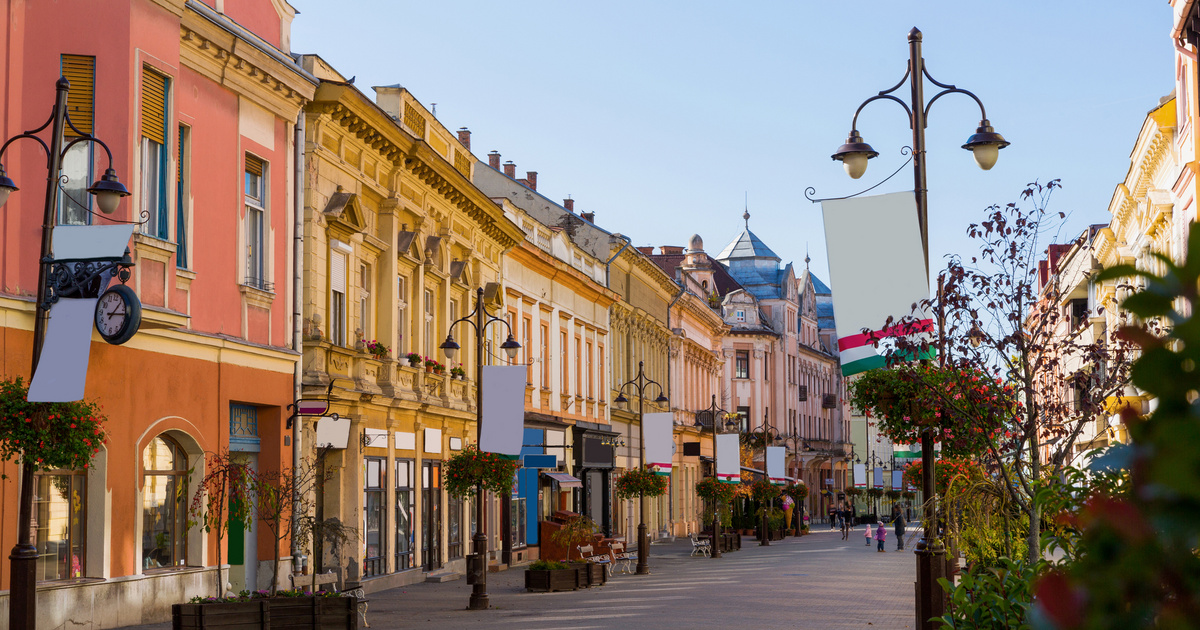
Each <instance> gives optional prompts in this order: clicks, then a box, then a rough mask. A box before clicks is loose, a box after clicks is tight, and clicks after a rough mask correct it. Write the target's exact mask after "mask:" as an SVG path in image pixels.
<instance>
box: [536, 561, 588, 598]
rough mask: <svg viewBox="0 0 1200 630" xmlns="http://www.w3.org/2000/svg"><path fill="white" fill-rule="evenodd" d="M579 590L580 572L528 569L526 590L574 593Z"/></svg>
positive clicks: (574, 570)
mask: <svg viewBox="0 0 1200 630" xmlns="http://www.w3.org/2000/svg"><path fill="white" fill-rule="evenodd" d="M578 588H579V571H578V570H577V569H575V568H574V567H572V568H570V569H541V570H534V569H526V570H525V590H528V591H545V592H547V593H553V592H555V591H574V590H576V589H578Z"/></svg>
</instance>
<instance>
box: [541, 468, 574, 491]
mask: <svg viewBox="0 0 1200 630" xmlns="http://www.w3.org/2000/svg"><path fill="white" fill-rule="evenodd" d="M542 476H543V477H548V478H550V479H551V480H552V481H556V482H558V487H560V488H582V487H583V482H582V481H580V480H578V479H576V478H574V477H572V476H571V475H568V474H567V473H560V472H544V473H542Z"/></svg>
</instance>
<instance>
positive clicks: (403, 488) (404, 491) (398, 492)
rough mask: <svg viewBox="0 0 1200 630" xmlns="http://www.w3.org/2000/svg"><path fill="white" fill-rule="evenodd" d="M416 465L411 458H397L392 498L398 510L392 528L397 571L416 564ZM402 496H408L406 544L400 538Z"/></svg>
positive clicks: (394, 564) (394, 563)
mask: <svg viewBox="0 0 1200 630" xmlns="http://www.w3.org/2000/svg"><path fill="white" fill-rule="evenodd" d="M415 466H416V464H415V462H414V461H413V460H411V459H400V458H397V459H396V464H395V473H396V474H395V496H394V497H393V499H392V500H393V502H394V503H395V510H396V512H395V514H396V517H395V521H396V525H395V527H393V528H392V531H393V532H394V533H395V541H394V542H395V547H394V549H393V551H392V556H393V558H394V560H393V565H392V566H393V570H394V571H397V572H398V571H406V570H408V569H411V568H413V566H414V565H413V543H414V542H415V538H414V537H413V532H414V531H415V530H414V528H413V509H414V507H415V505H416V501H415V500H414V498H415V493H416V492H417V484H416V479H415V478H414V474H415ZM401 467H405V468H407V474H406V475H401V474H400V469H401ZM404 480H407V483H408V485H401V483H402V481H404ZM402 497H406V498H407V501H408V502H407V504H406V506H405V507H407V510H405V511H404V513H405V514H407V516H408V518H407V519H406V523H407V524H408V527H407V534H408V536H407V540H405V541H404V544H401V538H400V536H401V533H402V530H401V528H400V514H401V507H402V506H401V503H400V501H401V498H402ZM402 548H405V549H407V551H401V549H402Z"/></svg>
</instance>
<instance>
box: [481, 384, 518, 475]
mask: <svg viewBox="0 0 1200 630" xmlns="http://www.w3.org/2000/svg"><path fill="white" fill-rule="evenodd" d="M525 371H526V368H525V366H523V365H485V366H483V377H482V380H483V410H482V411H480V416H481V418H482V423H483V424H482V425H480V431H479V450H481V451H485V452H488V453H495V454H497V455H508V456H510V457H518V456H520V455H521V442H522V438H523V437H524V436H525Z"/></svg>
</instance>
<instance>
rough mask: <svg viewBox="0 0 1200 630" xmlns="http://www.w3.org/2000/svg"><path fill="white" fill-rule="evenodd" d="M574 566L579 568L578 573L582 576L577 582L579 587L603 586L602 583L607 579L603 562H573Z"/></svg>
mask: <svg viewBox="0 0 1200 630" xmlns="http://www.w3.org/2000/svg"><path fill="white" fill-rule="evenodd" d="M574 566H575V568H576V569H578V570H579V575H580V576H581V578H582V580H581V582H580V584H579V587H580V588H584V587H587V586H604V583H605V582H607V581H608V572H607V571H605V570H604V565H603V564H596V563H595V562H588V563H586V564H575V565H574Z"/></svg>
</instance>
